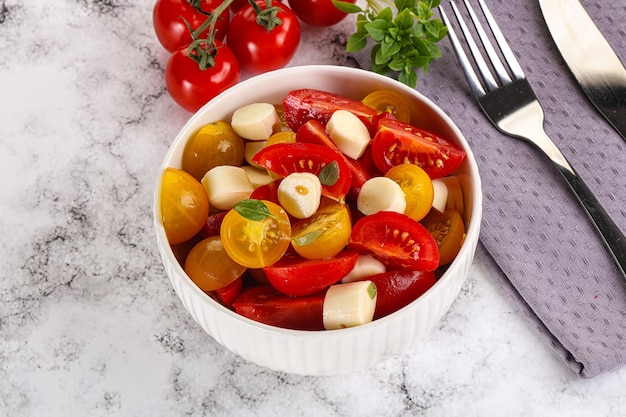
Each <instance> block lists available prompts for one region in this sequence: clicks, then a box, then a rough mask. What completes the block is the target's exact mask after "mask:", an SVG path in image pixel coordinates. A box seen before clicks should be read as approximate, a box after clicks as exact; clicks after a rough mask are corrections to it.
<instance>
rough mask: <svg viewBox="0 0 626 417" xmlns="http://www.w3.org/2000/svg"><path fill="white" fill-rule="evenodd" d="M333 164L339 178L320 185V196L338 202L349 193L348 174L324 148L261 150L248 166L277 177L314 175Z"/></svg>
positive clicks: (303, 146)
mask: <svg viewBox="0 0 626 417" xmlns="http://www.w3.org/2000/svg"><path fill="white" fill-rule="evenodd" d="M333 161H335V162H337V166H338V169H339V177H338V179H337V182H336V183H334V184H332V185H324V184H322V195H324V196H326V197H329V198H331V199H333V200H338V201H341V200H343V199H344V197H345V195H346V193H347V192H348V191H349V190H350V185H351V184H352V174H351V173H350V168H349V167H348V165H347V164H346V163H345V161H344V159H343V157H342V155H341V154H340V153H339V152H338V151H335V150H333V149H331V148H329V147H327V146H324V145H318V144H314V143H298V142H296V143H277V144H275V145H270V146H267V147H265V148H263V149H261V150H260V151H259V152H257V153H256V155H254V157H253V158H252V162H254V163H255V164H258V165H260V166H262V167H264V168H267V169H269V170H270V171H272V172H274V173H276V174H278V175H279V176H281V177H286V176H287V175H289V174H291V173H294V172H310V173H312V174H315V175H318V174H319V173H320V171H321V170H322V168H323V167H324V166H326V165H328V164H330V163H332V162H333Z"/></svg>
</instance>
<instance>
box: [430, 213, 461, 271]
mask: <svg viewBox="0 0 626 417" xmlns="http://www.w3.org/2000/svg"><path fill="white" fill-rule="evenodd" d="M421 223H422V225H424V227H425V228H426V229H427V230H428V231H429V232H430V234H431V235H433V237H434V238H435V241H436V242H437V246H438V247H439V266H442V265H446V264H449V263H450V262H452V261H453V260H454V258H455V257H456V255H457V254H458V253H459V250H460V249H461V245H462V244H463V241H464V240H465V224H464V223H463V218H462V217H461V215H460V214H459V212H458V211H456V210H454V209H446V210H445V211H444V212H443V213H441V212H439V211H437V210H435V209H433V210H431V211H430V213H428V215H427V216H426V217H424V219H423V220H422V221H421Z"/></svg>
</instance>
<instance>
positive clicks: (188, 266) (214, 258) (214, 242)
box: [185, 236, 246, 291]
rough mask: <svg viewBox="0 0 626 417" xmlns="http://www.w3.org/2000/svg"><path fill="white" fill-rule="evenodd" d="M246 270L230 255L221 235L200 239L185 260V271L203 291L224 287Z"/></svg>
mask: <svg viewBox="0 0 626 417" xmlns="http://www.w3.org/2000/svg"><path fill="white" fill-rule="evenodd" d="M245 271H246V267H245V266H241V265H239V264H238V263H236V262H235V261H233V260H232V259H231V258H230V256H228V254H227V253H226V251H225V250H224V245H223V244H222V241H221V239H220V237H219V236H212V237H209V238H206V239H204V240H202V241H200V242H199V243H198V244H196V246H194V247H193V249H191V250H190V251H189V254H188V255H187V259H186V260H185V272H186V273H187V275H189V278H191V280H192V281H193V282H194V283H195V284H196V285H197V286H198V287H200V289H201V290H202V291H213V290H217V289H220V288H223V287H225V286H227V285H228V284H230V283H231V282H233V281H235V280H236V279H237V278H239V277H240V276H241V274H243V273H244V272H245Z"/></svg>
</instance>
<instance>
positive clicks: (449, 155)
mask: <svg viewBox="0 0 626 417" xmlns="http://www.w3.org/2000/svg"><path fill="white" fill-rule="evenodd" d="M372 155H373V157H374V162H375V163H376V166H377V167H378V168H379V169H380V170H381V171H383V172H387V171H388V170H389V169H390V168H391V167H393V166H396V165H400V164H406V163H409V164H415V165H417V166H419V167H421V168H422V169H423V170H424V171H426V172H427V173H428V175H429V176H430V177H431V178H433V179H434V178H439V177H445V176H446V175H449V174H451V173H453V172H454V171H455V170H456V169H457V168H458V167H459V166H460V165H461V163H462V162H463V160H464V159H465V151H464V150H463V149H461V148H459V147H458V146H456V145H455V144H454V143H452V142H450V141H448V140H447V139H444V138H442V137H441V136H438V135H435V134H434V133H431V132H428V131H426V130H423V129H420V128H417V127H415V126H411V125H409V124H406V123H402V122H399V121H397V120H392V119H389V118H382V119H380V120H379V121H378V128H377V130H376V135H375V136H374V140H373V142H372Z"/></svg>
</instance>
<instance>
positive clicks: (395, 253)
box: [348, 211, 439, 271]
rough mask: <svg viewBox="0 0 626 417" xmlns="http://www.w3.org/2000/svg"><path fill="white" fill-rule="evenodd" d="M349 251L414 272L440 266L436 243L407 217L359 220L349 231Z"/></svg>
mask: <svg viewBox="0 0 626 417" xmlns="http://www.w3.org/2000/svg"><path fill="white" fill-rule="evenodd" d="M348 248H349V249H353V250H356V251H359V252H361V253H369V254H372V255H373V256H374V257H376V258H378V259H379V260H381V261H382V262H384V263H385V264H387V265H390V266H395V267H400V268H406V269H410V270H415V271H434V270H435V269H436V268H437V266H438V265H439V250H438V249H437V242H436V241H435V239H434V238H433V237H432V235H431V234H430V233H429V232H428V230H426V228H425V227H424V226H422V225H421V224H420V223H419V222H418V221H416V220H413V219H412V218H410V217H409V216H407V215H405V214H400V213H395V212H391V211H379V212H378V213H375V214H372V215H369V216H365V217H362V218H361V219H359V220H358V221H357V222H356V223H355V224H354V226H353V227H352V234H351V236H350V243H349V244H348Z"/></svg>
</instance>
